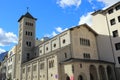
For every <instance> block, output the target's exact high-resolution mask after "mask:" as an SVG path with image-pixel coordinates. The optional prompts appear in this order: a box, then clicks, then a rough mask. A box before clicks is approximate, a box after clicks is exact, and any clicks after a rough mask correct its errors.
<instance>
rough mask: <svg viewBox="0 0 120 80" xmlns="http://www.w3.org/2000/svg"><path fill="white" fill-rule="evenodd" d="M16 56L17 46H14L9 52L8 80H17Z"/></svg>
mask: <svg viewBox="0 0 120 80" xmlns="http://www.w3.org/2000/svg"><path fill="white" fill-rule="evenodd" d="M16 54H17V46H14V47H13V48H12V49H11V50H10V51H9V52H8V57H7V70H6V74H7V79H12V80H15V79H16V76H15V75H16V64H17V62H16Z"/></svg>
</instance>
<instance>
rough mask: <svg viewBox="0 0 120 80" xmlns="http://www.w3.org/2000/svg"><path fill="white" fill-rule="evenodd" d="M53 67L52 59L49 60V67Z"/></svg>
mask: <svg viewBox="0 0 120 80" xmlns="http://www.w3.org/2000/svg"><path fill="white" fill-rule="evenodd" d="M53 67H54V60H50V61H49V68H53Z"/></svg>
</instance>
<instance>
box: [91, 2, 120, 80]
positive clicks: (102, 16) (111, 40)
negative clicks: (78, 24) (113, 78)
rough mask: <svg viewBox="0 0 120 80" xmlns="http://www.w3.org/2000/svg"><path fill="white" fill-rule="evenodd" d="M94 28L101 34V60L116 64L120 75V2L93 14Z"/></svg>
mask: <svg viewBox="0 0 120 80" xmlns="http://www.w3.org/2000/svg"><path fill="white" fill-rule="evenodd" d="M92 19H93V23H92V28H93V29H94V30H95V31H96V32H98V34H100V36H99V37H98V48H99V52H100V59H101V60H105V61H111V62H115V66H116V74H117V75H118V76H119V75H120V2H117V3H116V4H114V5H112V6H110V7H108V8H107V9H105V10H98V11H96V12H94V13H93V14H92ZM118 80H120V78H119V79H118Z"/></svg>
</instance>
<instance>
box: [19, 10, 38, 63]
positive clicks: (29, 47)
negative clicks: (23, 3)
mask: <svg viewBox="0 0 120 80" xmlns="http://www.w3.org/2000/svg"><path fill="white" fill-rule="evenodd" d="M36 20H37V19H36V18H34V17H33V16H32V15H31V14H30V13H29V12H27V13H26V14H25V15H22V16H21V17H20V19H19V20H18V22H19V41H18V53H19V58H20V61H21V63H24V62H26V61H29V60H31V59H32V58H33V57H34V47H35V35H36V34H35V31H36V30H35V29H36V27H35V26H36Z"/></svg>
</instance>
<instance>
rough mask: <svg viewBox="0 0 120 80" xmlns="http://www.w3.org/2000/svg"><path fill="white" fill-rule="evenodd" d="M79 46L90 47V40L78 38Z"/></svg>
mask: <svg viewBox="0 0 120 80" xmlns="http://www.w3.org/2000/svg"><path fill="white" fill-rule="evenodd" d="M80 45H84V46H90V40H89V39H84V38H80Z"/></svg>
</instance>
